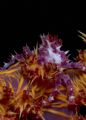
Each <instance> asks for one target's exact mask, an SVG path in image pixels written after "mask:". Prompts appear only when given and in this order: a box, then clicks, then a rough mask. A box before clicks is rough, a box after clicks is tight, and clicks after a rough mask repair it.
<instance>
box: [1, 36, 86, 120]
mask: <svg viewBox="0 0 86 120" xmlns="http://www.w3.org/2000/svg"><path fill="white" fill-rule="evenodd" d="M41 39H42V42H43V43H42V45H41V46H40V47H39V48H36V49H34V51H32V52H31V51H30V50H29V48H28V46H26V47H24V48H23V54H22V55H16V56H14V57H12V60H13V61H14V62H10V63H9V66H8V65H7V67H6V65H5V66H4V68H2V69H1V71H0V119H1V120H8V119H9V120H12V119H13V120H17V119H24V120H27V119H33V120H39V119H40V120H45V116H44V113H45V112H49V113H51V114H54V115H56V116H57V119H58V116H60V117H61V118H63V119H66V120H67V119H68V120H78V118H79V117H80V116H78V111H77V107H78V105H82V104H83V105H86V71H85V69H84V70H82V68H80V67H77V65H76V63H77V62H78V63H79V62H80V64H81V63H82V66H81V67H83V66H84V67H86V66H85V64H83V62H82V59H84V60H83V61H84V62H85V53H84V52H82V53H80V55H79V57H78V58H79V59H78V61H77V62H76V63H74V64H72V62H70V60H69V59H68V56H67V55H66V53H65V52H64V51H61V50H60V47H61V44H62V42H60V40H58V39H57V37H55V36H54V37H51V36H48V35H47V36H45V35H43V36H41ZM82 54H84V57H83V55H82ZM51 57H52V58H51ZM59 57H60V58H59ZM57 59H58V60H57ZM16 60H17V62H15V61H16ZM59 60H61V61H60V62H59ZM62 109H64V112H63V111H62ZM65 109H68V110H69V112H70V114H69V113H68V112H67V111H66V110H65ZM31 115H32V118H31ZM28 116H29V117H28ZM82 119H83V120H84V117H82Z"/></svg>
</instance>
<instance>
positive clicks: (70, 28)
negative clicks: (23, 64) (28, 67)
mask: <svg viewBox="0 0 86 120" xmlns="http://www.w3.org/2000/svg"><path fill="white" fill-rule="evenodd" d="M4 5H5V6H6V5H7V6H8V9H1V11H0V20H1V22H0V64H1V65H2V64H3V62H5V61H6V62H7V61H8V59H9V56H10V55H11V54H14V51H16V52H19V53H21V52H22V47H23V46H25V44H26V43H27V44H28V45H29V46H30V48H31V49H33V47H34V46H35V45H36V43H37V42H38V43H41V40H40V37H39V36H40V34H43V33H44V34H48V33H50V34H52V35H53V34H55V35H58V36H59V38H61V39H62V40H63V49H64V50H70V53H71V57H74V56H75V55H76V54H77V52H76V49H84V48H85V47H86V45H85V44H84V43H83V42H82V40H81V39H80V38H79V37H78V35H79V33H78V30H80V31H82V32H84V33H86V18H85V16H86V15H85V3H82V2H79V1H78V2H76V3H75V2H71V1H69V2H68V1H66V2H63V1H60V2H59V1H58V2H55V1H53V2H51V1H43V0H41V1H32V0H30V1H28V2H27V1H24V2H19V1H18V2H17V3H11V4H10V3H9V4H8V1H7V4H4ZM2 7H3V5H2ZM3 8H4V7H3ZM21 8H24V9H21Z"/></svg>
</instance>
